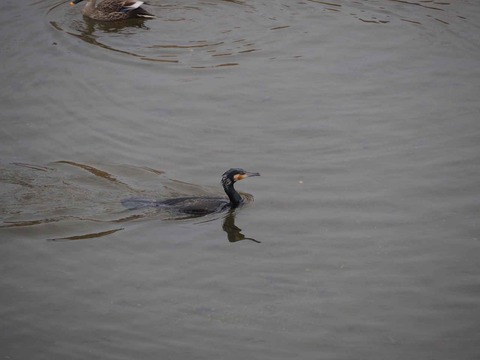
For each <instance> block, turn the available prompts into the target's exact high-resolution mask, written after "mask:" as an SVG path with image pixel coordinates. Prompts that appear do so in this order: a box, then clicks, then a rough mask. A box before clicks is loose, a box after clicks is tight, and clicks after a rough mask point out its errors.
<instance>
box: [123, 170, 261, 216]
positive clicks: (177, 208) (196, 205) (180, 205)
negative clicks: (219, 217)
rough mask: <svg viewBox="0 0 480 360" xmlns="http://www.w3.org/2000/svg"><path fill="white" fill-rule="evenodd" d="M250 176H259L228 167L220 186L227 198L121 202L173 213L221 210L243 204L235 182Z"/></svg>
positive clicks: (127, 200) (126, 204) (210, 212)
mask: <svg viewBox="0 0 480 360" xmlns="http://www.w3.org/2000/svg"><path fill="white" fill-rule="evenodd" d="M251 176H260V174H259V173H251V172H247V171H245V170H243V169H230V170H228V171H226V172H225V173H224V174H223V175H222V186H223V189H224V190H225V193H226V194H227V196H228V199H226V198H223V197H212V196H205V197H203V196H186V197H179V198H173V199H167V200H158V201H157V200H148V199H125V200H123V201H122V204H123V205H124V206H125V207H127V208H129V209H139V208H145V207H156V208H161V209H166V210H168V211H171V212H175V213H182V214H189V215H194V216H202V215H207V214H212V213H218V212H223V211H225V210H228V209H234V208H237V207H239V206H241V205H243V202H244V201H243V199H242V197H241V196H240V194H239V193H238V192H237V191H236V190H235V188H234V187H233V185H234V184H235V182H237V181H240V180H242V179H245V178H247V177H251Z"/></svg>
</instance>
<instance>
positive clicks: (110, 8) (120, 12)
mask: <svg viewBox="0 0 480 360" xmlns="http://www.w3.org/2000/svg"><path fill="white" fill-rule="evenodd" d="M82 1H83V0H72V1H71V2H70V6H74V5H76V4H78V3H80V2H82ZM143 3H144V2H143V1H134V0H103V1H102V2H101V3H99V4H98V5H97V4H96V0H87V4H86V5H85V7H84V8H83V10H82V14H83V15H84V16H86V17H88V18H90V19H93V20H100V21H119V20H126V19H132V18H145V19H152V18H155V15H153V14H150V13H149V12H148V11H147V10H145V9H144V8H142V7H141V6H142V5H143Z"/></svg>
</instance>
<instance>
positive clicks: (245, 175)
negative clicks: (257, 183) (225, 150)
mask: <svg viewBox="0 0 480 360" xmlns="http://www.w3.org/2000/svg"><path fill="white" fill-rule="evenodd" d="M252 176H260V173H258V172H246V173H245V174H242V175H238V178H237V181H238V180H243V179H246V178H248V177H252Z"/></svg>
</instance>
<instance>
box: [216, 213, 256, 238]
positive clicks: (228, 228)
mask: <svg viewBox="0 0 480 360" xmlns="http://www.w3.org/2000/svg"><path fill="white" fill-rule="evenodd" d="M222 229H223V231H225V232H226V233H227V239H228V241H230V242H231V243H234V242H237V241H241V240H251V241H253V242H256V243H258V244H260V243H261V241H258V240H255V239H253V238H249V237H245V235H243V234H242V233H241V231H242V229H240V228H239V227H238V226H237V225H235V211H234V210H233V209H232V210H230V211H229V212H228V213H227V215H226V216H225V218H224V219H223V225H222Z"/></svg>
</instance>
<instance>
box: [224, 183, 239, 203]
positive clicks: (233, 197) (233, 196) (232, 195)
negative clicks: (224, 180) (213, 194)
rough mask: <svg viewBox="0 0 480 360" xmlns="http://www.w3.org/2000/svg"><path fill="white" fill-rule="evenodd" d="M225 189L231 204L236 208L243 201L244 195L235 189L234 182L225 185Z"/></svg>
mask: <svg viewBox="0 0 480 360" xmlns="http://www.w3.org/2000/svg"><path fill="white" fill-rule="evenodd" d="M223 188H224V190H225V192H226V194H227V196H228V198H229V199H230V205H231V207H232V208H236V207H237V206H238V205H240V204H241V203H242V197H241V196H240V194H239V193H238V192H237V191H236V190H235V188H234V187H233V184H229V185H225V186H224V187H223Z"/></svg>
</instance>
